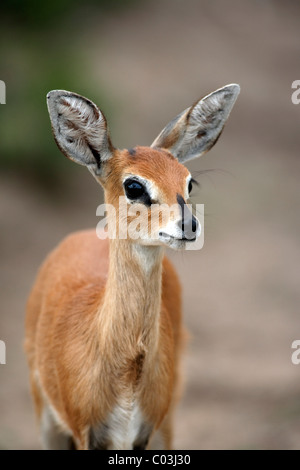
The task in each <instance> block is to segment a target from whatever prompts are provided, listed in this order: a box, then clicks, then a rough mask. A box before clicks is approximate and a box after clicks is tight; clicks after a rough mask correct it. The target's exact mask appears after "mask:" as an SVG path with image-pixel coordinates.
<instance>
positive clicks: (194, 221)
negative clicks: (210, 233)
mask: <svg viewBox="0 0 300 470" xmlns="http://www.w3.org/2000/svg"><path fill="white" fill-rule="evenodd" d="M197 228H198V220H197V219H196V218H195V217H194V216H193V217H192V232H193V233H196V232H197Z"/></svg>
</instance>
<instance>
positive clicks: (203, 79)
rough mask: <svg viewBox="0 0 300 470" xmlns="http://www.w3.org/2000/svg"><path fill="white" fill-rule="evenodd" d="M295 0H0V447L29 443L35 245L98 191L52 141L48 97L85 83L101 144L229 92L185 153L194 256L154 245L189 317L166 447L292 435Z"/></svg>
mask: <svg viewBox="0 0 300 470" xmlns="http://www.w3.org/2000/svg"><path fill="white" fill-rule="evenodd" d="M299 57H300V3H299V2H298V1H297V0H294V1H293V0H286V1H285V2H282V1H279V0H256V1H255V0H227V1H226V2H224V1H221V0H159V1H158V0H123V1H121V0H118V1H117V0H86V1H85V2H79V1H72V0H63V1H58V0H52V1H48V2H36V1H35V0H4V1H2V2H1V29H0V79H1V80H3V81H4V82H5V83H6V104H5V105H0V214H1V217H0V224H1V231H0V237H1V243H0V253H1V258H0V259H1V264H0V269H1V270H0V300H1V304H0V308H1V310H0V339H1V340H3V341H5V343H6V348H7V358H6V361H7V363H6V365H0V448H3V449H39V448H40V444H39V439H38V433H37V428H36V425H35V419H34V413H33V407H32V402H31V398H30V395H29V385H28V371H27V364H26V360H25V357H24V353H23V337H24V316H25V313H24V312H25V304H26V298H27V296H28V293H29V290H30V288H31V286H32V284H33V281H34V278H35V275H36V272H37V269H38V267H39V265H40V263H41V262H42V260H43V259H44V257H45V256H46V254H47V253H48V252H49V251H50V250H51V249H52V248H53V247H54V246H55V245H56V244H57V243H58V242H59V241H60V240H61V239H62V238H63V237H64V236H65V235H66V234H68V233H69V232H71V231H74V230H78V229H82V228H85V227H95V226H96V224H97V222H98V221H99V220H98V218H97V217H96V207H97V206H98V204H99V203H101V202H102V190H101V188H100V187H99V186H97V184H96V182H95V181H94V180H93V179H92V178H91V176H90V175H89V173H88V172H87V171H86V170H85V169H84V168H82V167H79V166H76V165H75V164H74V163H72V162H70V161H68V160H67V159H66V158H65V157H64V156H63V155H62V154H61V153H60V152H59V150H58V149H57V147H56V145H55V143H54V140H53V137H52V134H51V129H50V122H49V118H48V114H47V110H46V99H45V98H46V93H47V92H48V91H49V90H51V89H57V88H58V89H67V90H71V91H75V92H77V93H80V94H83V95H85V96H88V97H89V98H90V99H92V100H93V101H94V102H96V103H97V104H98V105H99V107H100V108H101V109H102V110H103V112H104V113H105V115H106V117H107V119H108V122H109V125H110V130H111V134H112V139H113V143H114V145H115V146H117V147H120V148H124V147H133V146H135V145H136V144H140V145H150V144H151V142H152V141H153V140H154V138H155V137H156V136H157V134H158V133H159V132H160V131H161V129H162V128H163V127H164V126H165V124H166V123H167V122H168V121H169V120H170V119H171V118H173V117H174V116H175V115H176V114H178V113H179V112H180V111H182V110H183V109H185V108H186V107H187V106H189V105H191V104H192V103H193V102H194V101H195V100H196V99H198V98H199V97H201V96H202V95H205V94H207V93H209V92H211V91H213V90H214V89H216V88H219V87H221V86H223V85H225V84H227V83H231V82H236V83H239V84H240V85H241V94H240V97H239V99H238V101H237V103H236V105H235V108H234V110H233V112H232V115H231V116H230V119H229V121H228V124H227V125H226V128H225V131H224V133H223V135H222V137H221V139H220V140H219V142H218V143H217V145H216V146H215V147H214V148H213V149H212V150H211V151H210V153H209V154H207V155H206V156H204V157H203V158H202V159H199V160H196V161H195V162H193V163H191V164H189V168H190V169H191V170H192V173H193V175H194V177H195V178H196V179H197V180H198V181H199V183H200V186H199V188H198V189H197V190H196V191H195V193H194V198H193V200H194V202H198V203H204V204H205V242H204V247H203V249H202V250H200V251H199V252H186V253H169V255H170V256H171V257H172V259H173V261H174V263H175V265H176V267H177V269H178V271H179V273H180V276H181V280H182V284H183V288H184V318H185V325H186V327H187V329H188V330H189V331H190V340H189V344H188V346H187V348H186V351H185V356H184V361H183V365H182V369H183V375H184V382H185V387H184V391H183V395H182V399H181V401H180V404H179V406H178V408H177V414H176V419H175V442H174V446H175V448H178V449H267V448H268V449H297V448H298V449H299V448H300V365H299V366H296V365H293V364H292V362H291V354H292V352H293V350H292V349H291V344H292V342H293V340H295V339H300V321H299V318H300V315H299V290H300V289H299V278H300V246H299V237H300V219H299V209H300V194H299V179H300V160H299V146H300V132H299V123H300V105H298V106H297V105H294V104H293V103H292V101H291V95H292V92H293V90H292V89H291V85H292V82H293V81H294V80H297V79H300V67H299V65H300V62H299Z"/></svg>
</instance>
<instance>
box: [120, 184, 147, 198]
mask: <svg viewBox="0 0 300 470" xmlns="http://www.w3.org/2000/svg"><path fill="white" fill-rule="evenodd" d="M124 187H125V193H126V196H127V197H128V198H129V199H140V198H142V197H143V195H144V194H145V188H144V186H143V185H142V184H140V183H138V182H137V181H134V180H127V181H126V182H125V184H124Z"/></svg>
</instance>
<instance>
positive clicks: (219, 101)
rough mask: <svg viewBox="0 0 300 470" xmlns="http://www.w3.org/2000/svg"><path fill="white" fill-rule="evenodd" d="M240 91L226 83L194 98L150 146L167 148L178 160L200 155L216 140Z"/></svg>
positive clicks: (238, 88) (236, 86) (181, 160)
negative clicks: (191, 103)
mask: <svg viewBox="0 0 300 470" xmlns="http://www.w3.org/2000/svg"><path fill="white" fill-rule="evenodd" d="M239 92H240V87H239V85H236V84H231V85H226V86H225V87H223V88H220V89H219V90H216V91H214V92H213V93H210V94H209V95H207V96H205V97H204V98H202V99H201V100H199V101H197V102H196V103H195V104H194V105H193V106H191V107H190V108H188V109H186V110H185V111H183V112H182V113H180V114H179V115H178V116H176V118H175V119H173V120H172V121H171V122H170V123H169V124H168V125H167V126H166V127H165V128H164V129H163V131H162V132H161V133H160V134H159V136H158V137H157V138H156V139H155V141H154V142H153V144H152V147H163V148H166V149H168V150H169V151H170V152H171V153H172V154H173V155H174V156H175V157H176V158H178V160H179V161H180V162H185V161H187V160H191V159H193V158H196V157H199V156H201V155H203V154H204V153H206V152H207V151H208V150H210V148H211V147H212V146H213V145H214V144H215V143H216V142H217V140H218V138H219V136H220V134H221V132H222V130H223V128H224V125H225V122H226V120H227V119H228V117H229V114H230V112H231V110H232V108H233V105H234V103H235V101H236V99H237V97H238V94H239Z"/></svg>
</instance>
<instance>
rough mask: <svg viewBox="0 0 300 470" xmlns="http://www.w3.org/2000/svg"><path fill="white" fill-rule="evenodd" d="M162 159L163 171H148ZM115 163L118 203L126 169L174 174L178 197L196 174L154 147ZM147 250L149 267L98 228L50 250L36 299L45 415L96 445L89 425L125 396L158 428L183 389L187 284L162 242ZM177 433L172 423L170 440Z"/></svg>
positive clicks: (30, 322) (39, 401)
mask: <svg viewBox="0 0 300 470" xmlns="http://www.w3.org/2000/svg"><path fill="white" fill-rule="evenodd" d="M155 158H159V159H160V162H162V163H161V167H162V171H163V173H162V175H163V176H162V175H161V174H157V172H156V175H155V172H154V171H153V170H152V169H150V170H149V169H148V168H149V160H150V161H151V159H153V160H154V161H155ZM111 165H112V167H111V168H110V171H111V174H112V175H113V178H112V180H111V181H109V183H107V184H106V197H107V200H108V201H109V202H111V203H116V201H117V196H118V194H120V193H121V191H122V186H121V185H120V175H121V174H123V173H124V171H125V172H126V171H128V172H133V171H134V172H135V173H138V174H140V175H142V176H145V177H147V178H154V176H156V182H157V185H159V184H162V182H163V180H164V183H165V182H166V180H167V178H169V179H172V181H173V191H171V190H170V189H168V185H167V184H165V185H164V186H163V187H164V188H165V189H164V192H165V200H166V201H167V202H170V203H173V202H174V201H175V200H176V193H177V191H178V192H180V193H181V194H182V193H183V190H184V186H183V184H184V181H185V178H186V175H187V174H188V171H187V170H186V169H185V168H184V167H183V166H182V165H180V164H179V163H178V162H177V160H175V159H174V158H173V157H172V156H171V155H168V154H167V152H162V153H161V154H160V152H159V151H156V150H151V149H146V148H141V149H140V150H139V158H138V161H136V160H135V161H134V162H133V161H131V157H129V156H127V153H126V152H122V153H121V152H120V153H119V154H117V155H116V156H115V158H114V159H112V163H111ZM147 165H148V166H147ZM160 178H161V180H160ZM110 185H111V188H114V191H112V189H110ZM174 186H175V188H174ZM144 249H147V250H152V251H153V254H152V253H151V257H154V259H155V261H154V264H153V267H152V270H151V272H150V273H149V274H145V272H144V271H143V269H142V266H140V263H139V262H138V260H137V259H136V258H135V255H134V254H133V252H132V250H133V244H132V242H130V241H128V240H110V242H108V241H107V240H99V239H98V238H97V237H96V233H95V231H87V232H79V233H76V234H73V235H71V236H69V237H68V238H66V239H65V240H64V241H63V242H62V243H61V244H60V245H59V246H58V247H57V248H56V249H55V250H54V251H53V252H52V253H51V254H50V255H49V256H48V258H47V259H46V261H45V263H44V265H43V266H42V268H41V270H40V272H39V275H38V278H37V281H36V284H35V286H34V288H33V290H32V293H31V295H30V298H29V301H28V307H27V318H26V351H27V354H28V359H29V365H30V369H31V384H32V392H33V395H34V400H35V404H36V409H37V414H38V416H39V415H40V414H41V411H42V408H43V406H44V404H45V403H48V402H49V403H50V404H51V405H52V406H53V407H54V408H55V410H56V412H57V413H58V415H59V416H60V419H61V421H62V423H63V425H64V426H65V428H66V429H68V430H70V431H71V432H72V434H73V436H74V438H75V441H76V442H77V445H78V447H79V448H82V449H85V448H87V447H88V441H87V429H89V428H90V426H96V425H97V424H98V423H101V422H105V420H106V419H107V417H108V414H109V412H111V411H112V410H113V408H114V406H115V405H116V403H117V401H118V397H119V396H122V397H124V396H125V397H126V396H127V397H128V400H130V397H131V396H135V397H138V400H139V403H140V406H141V410H142V413H143V415H144V416H145V418H146V420H147V422H148V423H149V425H150V426H151V427H152V428H153V430H155V429H157V428H159V426H160V424H161V423H162V421H163V420H164V418H165V417H166V415H167V413H168V410H171V404H172V401H173V400H174V399H175V396H176V383H177V376H178V360H179V356H180V354H179V350H180V347H181V342H182V327H181V289H180V284H179V281H178V278H177V276H176V273H175V271H174V268H173V267H172V265H171V263H170V261H168V260H167V258H165V257H164V258H163V249H162V248H161V247H150V246H149V247H145V248H144ZM37 371H38V379H37ZM166 423H167V424H166ZM170 433H171V426H170V424H169V423H168V420H165V422H164V433H163V435H164V441H165V445H167V446H168V447H169V446H170V445H171V435H170Z"/></svg>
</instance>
